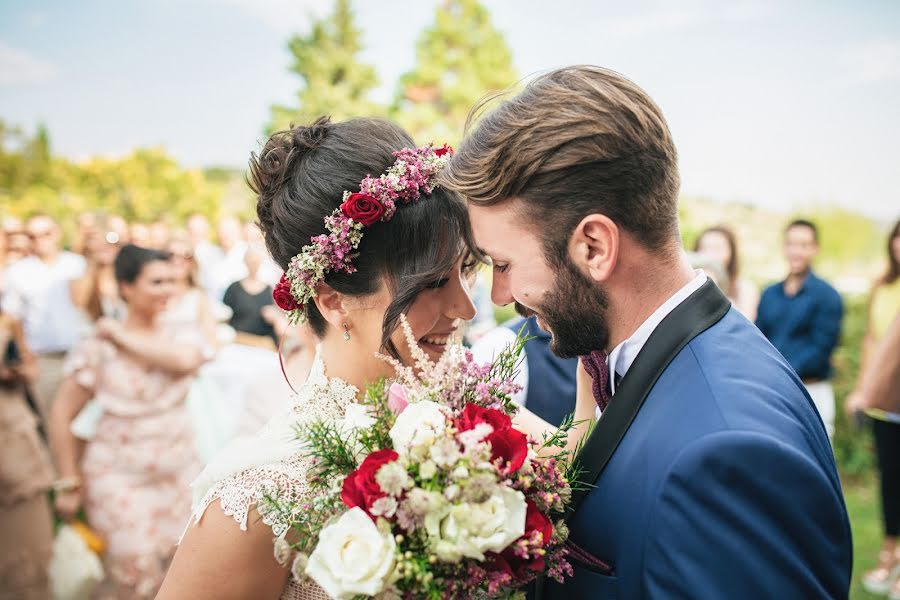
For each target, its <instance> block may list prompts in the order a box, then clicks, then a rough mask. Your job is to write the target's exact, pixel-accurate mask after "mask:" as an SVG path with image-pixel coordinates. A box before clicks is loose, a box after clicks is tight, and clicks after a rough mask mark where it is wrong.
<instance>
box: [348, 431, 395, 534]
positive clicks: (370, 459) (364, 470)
mask: <svg viewBox="0 0 900 600" xmlns="http://www.w3.org/2000/svg"><path fill="white" fill-rule="evenodd" d="M399 456H400V455H399V454H397V453H396V452H395V451H393V450H391V449H389V448H388V449H385V450H376V451H375V452H373V453H372V454H370V455H368V456H367V457H366V459H365V460H364V461H363V462H362V464H361V465H359V468H358V469H356V470H355V471H353V472H352V473H350V474H349V475H347V478H346V479H344V485H343V488H342V489H341V500H343V501H344V504H345V505H346V506H347V507H348V508H354V507H357V506H358V507H360V508H361V509H363V510H364V511H366V513H367V514H368V515H369V516H370V517H371V516H372V513H371V509H372V505H373V504H374V503H375V501H376V500H378V499H380V498H384V497H385V496H386V495H387V494H385V493H384V491H383V490H382V489H381V486H380V485H378V482H377V481H376V480H375V475H376V474H377V473H378V469H380V468H381V467H382V466H384V465H385V464H387V463H389V462H393V461H395V460H397V458H398V457H399Z"/></svg>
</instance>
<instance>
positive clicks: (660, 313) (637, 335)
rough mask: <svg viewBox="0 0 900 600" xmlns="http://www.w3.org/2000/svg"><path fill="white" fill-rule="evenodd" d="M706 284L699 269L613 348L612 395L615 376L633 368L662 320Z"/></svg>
mask: <svg viewBox="0 0 900 600" xmlns="http://www.w3.org/2000/svg"><path fill="white" fill-rule="evenodd" d="M704 283H706V273H704V272H703V271H701V270H699V269H698V270H695V271H694V278H693V279H691V280H690V281H689V282H688V283H687V285H685V286H684V287H683V288H681V289H680V290H678V291H677V292H675V293H674V294H673V295H672V296H671V297H670V298H669V299H668V300H666V301H665V302H663V303H662V305H661V306H660V307H659V308H657V309H656V310H655V311H653V314H651V315H650V316H649V317H647V320H646V321H644V322H643V323H642V324H641V326H640V327H638V328H637V329H636V330H635V332H634V333H633V334H631V337H629V338H628V339H627V340H625V341H624V342H622V343H620V344H619V345H618V346H616V347H615V348H613V350H612V352H610V353H609V357H608V358H607V364H609V373H610V377H611V379H612V381H611V382H610V388H609V389H610V392H611V393H613V394H614V393H616V376H615V375H618V376H619V377H624V376H625V373H627V372H628V369H630V368H631V364H632V363H633V362H634V359H636V358H637V355H638V353H640V351H641V349H642V348H643V347H644V344H646V343H647V340H648V339H649V338H650V334H651V333H653V330H655V329H656V328H657V327H658V326H659V324H660V323H662V320H663V319H665V318H666V316H668V314H669V313H670V312H672V311H673V310H675V307H676V306H678V305H679V304H681V303H682V302H684V301H685V300H687V298H688V296H690V295H691V294H693V293H694V292H696V291H697V290H699V289H700V288H701V287H702V286H703V284H704ZM614 374H615V375H614Z"/></svg>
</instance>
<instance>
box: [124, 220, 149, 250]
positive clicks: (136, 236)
mask: <svg viewBox="0 0 900 600" xmlns="http://www.w3.org/2000/svg"><path fill="white" fill-rule="evenodd" d="M128 241H129V242H130V243H132V244H134V245H135V246H140V247H141V248H149V247H150V228H149V227H148V226H147V225H146V224H144V223H132V224H131V225H129V226H128Z"/></svg>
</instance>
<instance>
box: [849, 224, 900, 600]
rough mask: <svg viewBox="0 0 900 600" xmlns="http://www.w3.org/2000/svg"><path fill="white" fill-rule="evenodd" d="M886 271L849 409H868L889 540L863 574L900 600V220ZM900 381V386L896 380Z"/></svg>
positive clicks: (874, 297) (873, 300)
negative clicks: (874, 562)
mask: <svg viewBox="0 0 900 600" xmlns="http://www.w3.org/2000/svg"><path fill="white" fill-rule="evenodd" d="M887 258H888V268H887V272H886V273H885V274H884V275H882V276H881V277H880V278H878V280H877V281H876V282H875V284H874V285H873V286H872V292H871V295H870V296H869V311H868V322H867V324H866V334H865V338H864V339H863V354H862V361H861V364H860V377H859V380H858V382H857V385H856V389H855V390H854V391H853V392H852V393H851V394H850V395H849V396H848V398H847V403H846V410H847V411H848V412H849V413H852V412H854V411H857V410H862V409H866V408H868V409H873V408H880V407H883V409H882V410H877V411H873V410H869V411H868V412H869V415H870V416H872V418H873V419H872V432H873V434H874V435H875V454H876V457H877V459H878V471H879V474H880V480H881V516H882V523H883V526H884V541H883V542H882V545H881V552H880V553H879V556H878V566H877V567H876V568H875V569H873V570H871V571H869V572H868V573H866V574H865V575H864V576H863V586H864V587H865V588H866V590H867V591H869V592H870V593H873V594H887V593H890V594H892V595H893V596H892V597H898V598H900V547H898V544H897V538H898V537H900V406H898V405H900V392H898V389H900V388H898V387H897V386H896V385H895V382H897V376H898V369H897V368H898V365H897V362H898V357H900V221H898V222H897V223H896V224H895V225H894V228H893V230H892V231H891V234H890V235H889V236H888V243H887ZM897 383H900V382H897Z"/></svg>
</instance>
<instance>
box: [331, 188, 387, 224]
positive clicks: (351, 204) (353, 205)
mask: <svg viewBox="0 0 900 600" xmlns="http://www.w3.org/2000/svg"><path fill="white" fill-rule="evenodd" d="M341 212H342V213H344V214H345V215H346V216H347V217H349V218H351V219H353V220H354V221H356V222H357V223H362V224H363V225H365V226H366V227H368V226H369V225H372V224H373V223H376V222H378V219H380V218H381V215H383V214H384V204H382V203H381V202H379V200H378V198H375V197H374V196H370V195H369V194H363V193H361V192H357V193H355V194H350V195H349V196H348V197H347V199H346V200H345V201H344V203H343V204H341Z"/></svg>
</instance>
